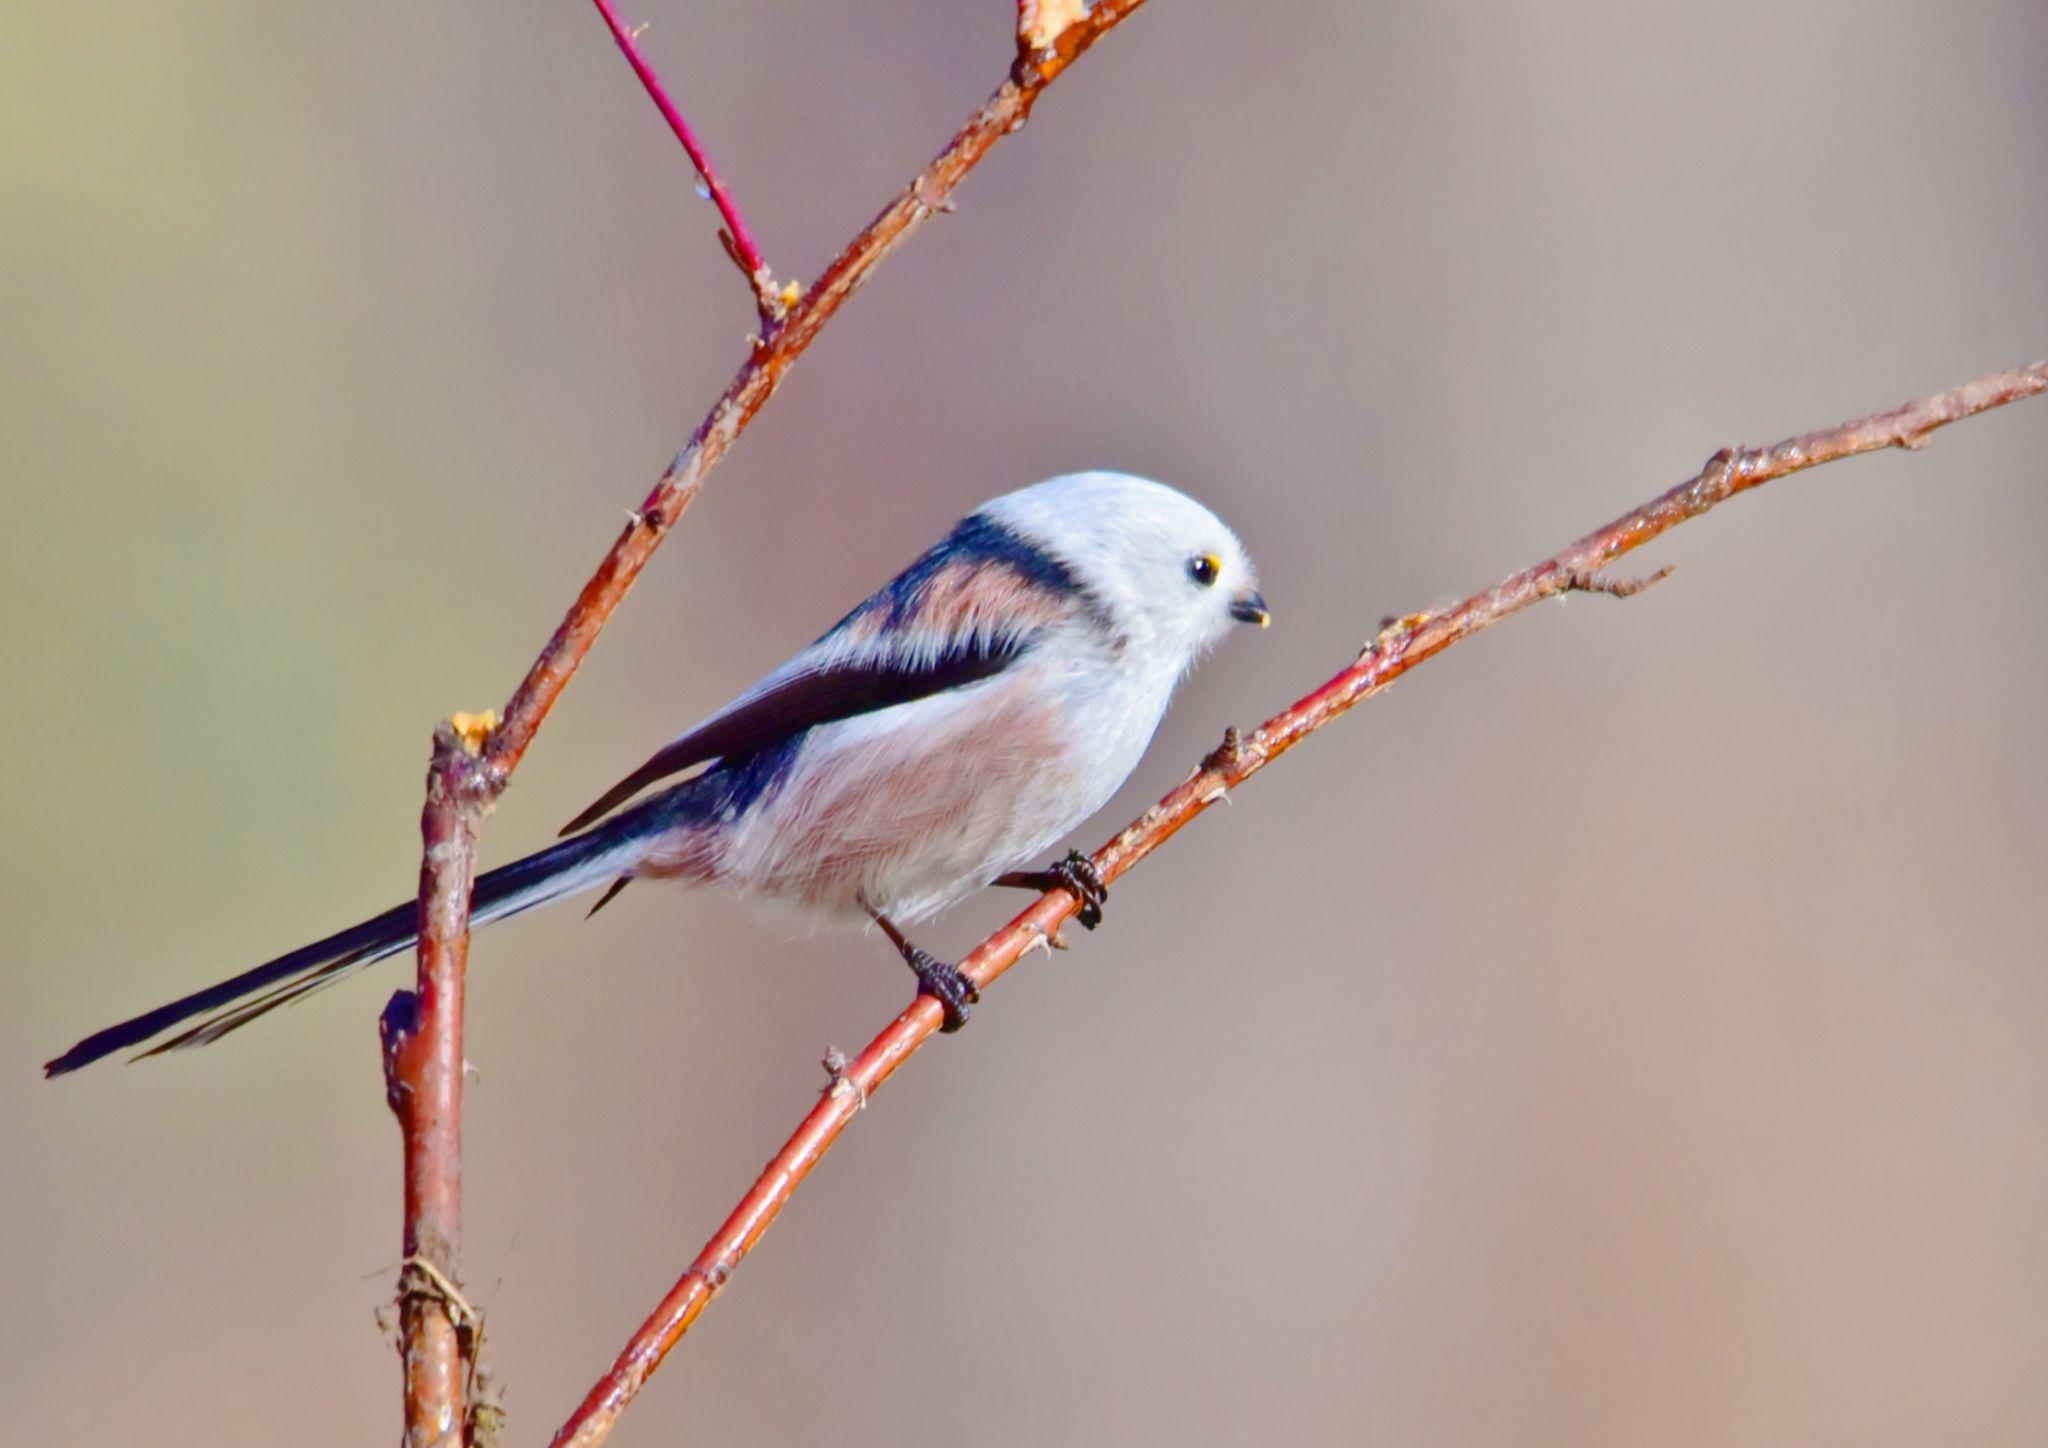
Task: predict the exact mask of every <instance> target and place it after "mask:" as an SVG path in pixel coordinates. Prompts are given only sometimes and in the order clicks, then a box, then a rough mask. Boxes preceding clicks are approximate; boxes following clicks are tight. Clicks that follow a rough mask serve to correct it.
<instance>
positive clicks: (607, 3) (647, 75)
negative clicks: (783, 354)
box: [592, 0, 783, 334]
mask: <svg viewBox="0 0 2048 1448" xmlns="http://www.w3.org/2000/svg"><path fill="white" fill-rule="evenodd" d="M592 3H593V4H595V5H596V6H597V13H598V14H600V15H602V16H603V17H604V23H605V24H606V26H608V27H609V28H610V30H611V32H612V39H613V40H616V41H617V42H618V43H619V49H620V50H621V51H623V52H624V53H625V56H626V64H628V65H630V66H632V67H633V74H635V75H637V76H639V77H640V84H641V85H642V86H644V87H645V88H646V90H647V96H648V99H650V100H652V101H653V102H654V108H655V109H656V110H658V111H660V112H661V118H662V119H663V120H665V121H667V122H668V128H669V129H670V130H671V131H674V132H675V135H676V139H677V140H678V141H681V142H682V143H683V150H684V151H685V152H686V153H687V154H688V155H689V157H690V164H691V165H692V166H695V167H696V168H697V174H698V176H700V177H701V178H703V181H704V189H705V190H706V191H709V192H710V193H711V201H712V204H713V205H715V206H717V208H718V214H719V215H720V216H722V217H724V218H725V233H724V236H723V238H722V240H723V241H724V242H725V244H726V251H727V254H728V255H729V256H731V257H732V259H733V264H734V265H735V266H737V267H738V268H739V269H740V271H741V272H743V273H744V274H745V275H746V278H747V284H748V285H749V286H750V287H752V288H753V290H754V307H755V310H757V311H758V312H760V314H761V327H762V331H763V332H764V334H765V333H766V332H767V331H768V330H769V329H770V328H772V327H774V326H775V325H776V323H777V322H779V321H780V320H781V318H782V310H783V308H782V301H781V299H780V298H779V297H778V296H777V295H776V290H775V278H774V277H773V276H771V275H770V274H769V271H768V263H767V262H766V261H765V260H764V259H763V258H762V256H761V248H760V247H758V246H756V245H755V244H754V237H753V233H752V232H750V231H748V230H747V222H746V218H745V217H743V216H741V215H740V204H739V202H738V201H736V200H734V199H733V194H732V192H731V191H730V190H728V189H727V188H726V184H725V179H724V178H723V177H722V176H720V175H719V174H718V168H717V167H715V166H713V165H712V164H711V157H710V155H709V154H708V153H707V152H706V151H705V149H704V147H703V144H702V143H701V142H699V141H698V139H697V135H696V133H695V132H694V131H692V130H691V129H690V123H689V122H688V121H687V120H685V119H683V112H682V109H681V108H680V107H679V106H677V105H676V103H675V102H674V101H672V100H670V99H669V94H668V90H667V88H666V87H664V86H663V85H662V83H661V77H660V76H659V75H657V74H656V73H655V70H654V65H653V63H652V62H651V61H649V60H648V59H647V57H646V56H645V55H643V54H642V53H641V51H640V36H639V32H638V31H636V30H634V29H633V28H632V27H631V26H629V25H627V24H626V22H625V21H624V20H621V19H620V18H619V12H618V11H617V10H615V9H613V8H612V3H611V0H592Z"/></svg>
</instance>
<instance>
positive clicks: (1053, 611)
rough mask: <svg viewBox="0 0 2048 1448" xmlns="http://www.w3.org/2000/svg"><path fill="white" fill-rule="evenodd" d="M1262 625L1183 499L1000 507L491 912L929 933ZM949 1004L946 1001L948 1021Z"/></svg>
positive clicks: (1228, 537) (371, 944) (370, 930)
mask: <svg viewBox="0 0 2048 1448" xmlns="http://www.w3.org/2000/svg"><path fill="white" fill-rule="evenodd" d="M1265 621H1266V610H1265V602H1264V600H1263V599H1262V598H1260V596H1259V593H1258V586H1257V579H1256V577H1255V575H1254V573H1253V569H1252V565H1251V560H1250V559H1249V558H1248V557H1246V555H1245V551H1244V549H1243V547H1242V545H1240V544H1239V542H1238V540H1237V538H1236V537H1235V536H1234V535H1233V534H1232V533H1231V531H1230V530H1229V529H1228V528H1226V527H1225V526H1224V525H1223V523H1222V522H1221V520H1219V519H1218V518H1217V517H1216V516H1215V514H1213V513H1211V512H1210V511H1209V510H1208V509H1207V508H1205V507H1203V506H1202V505H1201V504H1199V503H1197V502H1195V501H1194V500H1193V499H1191V498H1188V497H1186V496H1185V495H1183V494H1181V493H1178V492H1175V491H1174V490H1173V489H1172V488H1169V487H1166V486H1165V485H1164V484H1161V483H1155V482H1151V481H1149V480H1147V479H1144V478H1139V477H1133V476H1130V475H1128V474H1123V473H1110V472H1091V473H1076V474H1073V475H1070V476H1067V477H1060V478H1054V479H1051V480H1050V481H1048V482H1043V483H1039V484H1037V485H1036V486H1033V487H1029V488H1024V489H1020V490H1019V491H1017V492H1014V493H1008V494H1005V495H1004V496H1002V497H1000V498H997V499H995V500H993V501H992V502H990V503H988V504H987V505H986V506H984V507H983V508H982V509H981V510H980V511H978V512H976V513H974V514H972V515H971V516H969V517H968V518H967V519H965V520H963V521H962V522H961V524H960V525H959V526H958V527H957V528H955V529H954V531H953V532H952V533H951V534H949V535H948V536H947V538H945V539H944V540H942V541H941V542H940V543H939V544H938V545H936V546H935V547H933V548H932V549H930V550H928V551H927V552H926V553H925V554H924V555H923V556H922V557H920V558H919V559H918V560H917V561H916V562H914V563H913V564H912V565H911V566H910V567H909V568H907V569H905V570H904V571H903V572H902V573H901V574H899V575H898V576H897V577H896V578H895V579H894V580H892V581H891V582H890V583H889V584H888V585H887V586H885V587H884V588H882V589H881V590H880V591H879V592H877V593H876V594H875V595H873V596H872V597H871V598H869V599H868V600H867V601H866V602H864V603H863V604H861V606H860V607H859V608H856V609H855V610H854V611H853V612H852V613H850V614H848V615H847V616H846V617H845V618H844V619H842V620H840V622H839V623H838V624H837V625H835V626H834V627H833V628H832V629H831V630H830V631H829V632H827V633H826V634H825V635H824V637H822V638H820V639H819V640H818V641H817V642H816V643H814V644H812V645H811V646H810V647H809V648H807V649H804V650H803V651H801V652H799V653H798V654H797V655H796V656H795V657H793V658H791V659H790V660H789V661H788V662H787V663H785V664H784V665H783V666H782V667H781V668H779V669H777V670H775V671H774V672H773V673H771V674H769V675H767V676H766V677H765V678H763V679H762V680H761V681H760V682H759V683H758V684H756V685H755V686H754V687H753V688H751V689H749V690H747V691H746V692H745V693H744V694H742V695H740V696H739V697H738V698H737V699H735V700H734V701H733V702H732V703H731V704H730V705H728V706H727V707H726V708H725V709H723V710H721V711H719V712H718V713H717V714H715V715H713V716H712V717H711V718H709V719H707V720H705V721H704V722H703V723H701V724H699V725H697V726H696V727H695V728H693V729H691V730H689V731H687V732H686V733H684V734H682V735H680V736H679V737H678V738H676V739H675V740H673V741H672V742H671V743H670V744H669V745H667V746H666V747H664V748H663V749H662V750H661V751H659V752H658V753H657V754H655V755H654V757H653V758H651V759H650V760H648V761H647V763H646V764H644V765H643V766H641V768H640V769H638V770H636V771H634V773H633V774H631V775H629V776H628V777H627V778H626V779H625V780H623V781H621V782H620V784H619V785H618V786H616V787H615V788H614V789H612V790H611V791H610V792H608V793H607V794H606V795H605V796H604V797H603V798H601V799H600V800H598V802H597V803H596V804H595V805H593V806H592V807H591V808H590V809H589V810H587V811H585V812H584V814H583V815H581V816H579V817H578V819H577V820H576V821H575V822H574V823H573V824H572V825H571V827H570V828H571V830H582V829H584V827H585V826H589V825H591V824H592V823H593V822H594V821H597V820H599V819H601V818H603V817H604V816H606V815H607V814H610V812H611V811H612V810H614V809H615V808H617V807H618V806H620V805H621V804H624V803H625V802H626V801H628V800H630V799H632V797H633V796H635V795H637V794H639V793H641V791H643V790H644V789H646V788H647V787H648V786H649V785H651V784H653V783H655V782H656V781H658V780H662V779H666V778H669V777H671V776H673V775H676V774H678V773H680V772H682V771H684V770H687V769H690V768H692V767H694V766H697V765H700V764H701V765H705V766H706V767H705V768H704V769H703V770H702V771H701V772H699V773H697V774H695V775H692V776H690V777H688V778H686V779H684V780H683V781H682V782H681V783H675V784H671V785H669V786H668V787H667V788H665V789H663V790H661V791H660V792H658V793H655V794H653V795H650V796H648V797H646V798H644V799H642V800H640V801H639V802H638V803H636V804H633V805H632V806H631V807H630V808H627V809H625V810H624V811H623V812H622V813H619V814H617V815H613V816H612V817H611V818H609V819H604V820H603V823H600V824H596V825H595V827H594V828H590V829H588V830H587V831H585V832H584V833H580V834H576V835H574V837H573V838H570V839H567V840H565V841H563V842H562V843H561V844H558V845H556V846H554V847H553V848H551V849H548V850H544V851H542V852H540V853H539V854H537V855H532V856H529V857H528V858H526V859H524V860H521V861H518V862H516V863H514V864H511V865H507V866H505V867H503V868H502V869H498V870H493V871H491V872H490V873H488V874H486V875H484V876H482V877H481V878H480V879H479V880H478V881H477V884H476V890H475V893H474V896H473V900H472V915H473V919H474V920H475V921H476V922H477V923H479V924H481V923H484V922H488V921H491V920H496V919H501V918H503V917H505V916H507V915H511V914H515V913H517V912H518V911H520V910H525V909H528V908H531V907H532V906H534V905H539V904H543V903H546V902H548V901H551V900H557V899H561V898H564V897H566V896H569V895H574V894H578V893H581V892H583V891H586V890H591V889H596V888H598V887H600V886H605V885H611V886H613V887H614V888H617V887H618V886H619V885H622V884H624V883H625V882H626V881H628V880H632V879H643V878H656V879H659V878H676V879H682V880H688V881H695V882H705V883H717V884H721V885H725V886H727V887H729V888H732V889H735V890H737V891H738V892H740V893H741V894H742V895H745V896H747V897H750V898H752V899H755V900H759V901H763V902H766V903H769V904H772V905H775V906H778V907H782V908H785V909H790V910H794V911H797V912H799V913H802V914H808V915H811V916H813V917H816V918H824V919H849V920H865V919H866V918H868V917H869V916H871V915H879V916H883V917H887V919H888V920H889V921H893V922H895V923H896V924H902V923H907V922H913V921H916V920H920V919H923V918H926V917H928V916H930V915H932V914H934V913H936V912H937V911H939V910H942V909H944V908H945V907H946V906H947V905H949V904H952V903H953V902H954V901H956V900H958V899H960V898H961V897H962V896H965V895H967V894H970V893H972V892H973V891H975V890H979V889H981V888H983V887H984V886H987V885H989V884H990V883H992V882H994V881H995V880H996V878H997V877H998V876H1000V875H1003V874H1005V873H1006V872H1010V871H1014V870H1017V869H1018V868H1019V867H1021V866H1024V865H1027V864H1029V863H1031V862H1033V861H1035V860H1036V859H1037V858H1038V857H1039V856H1041V855H1042V854H1043V853H1045V852H1046V851H1048V850H1050V849H1052V848H1053V847H1054V846H1056V845H1058V844H1059V843H1061V842H1062V841H1063V840H1064V839H1065V838H1066V836H1067V835H1068V833H1069V832H1070V831H1071V830H1072V829H1073V828H1074V827H1075V826H1077V825H1078V824H1080V823H1081V822H1082V821H1083V820H1085V819H1086V818H1087V817H1088V816H1089V815H1091V814H1093V813H1095V811H1096V810H1098V809H1100V808H1101V807H1102V806H1103V804H1105V803H1106V802H1107V801H1108V799H1109V797H1110V795H1112V794H1113V793H1115V791H1116V789H1117V787H1118V786H1119V785H1121V784H1122V783H1123V781H1124V780H1125V779H1126V778H1127V777H1128V776H1129V774H1130V772H1131V771H1132V769H1134V768H1135V767H1136V766H1137V763H1138V760H1139V758H1140V757H1141V756H1142V755H1143V754H1144V752H1145V748H1146V746H1147V745H1148V744H1149V743H1150V742H1151V739H1152V736H1153V733H1154V731H1155V730H1156V729H1157V728H1158V726H1159V721H1160V719H1161V718H1162V717H1163V716H1164V715H1165V712H1166V708H1167V705H1168V704H1169V703H1170V702H1171V700H1172V697H1173V692H1174V689H1175V688H1176V687H1177V686H1178V684H1179V683H1180V681H1181V679H1182V678H1183V677H1185V676H1186V674H1187V672H1188V670H1189V669H1191V668H1192V667H1193V666H1194V664H1195V662H1196V661H1197V660H1198V659H1199V658H1200V657H1201V656H1202V654H1203V653H1205V652H1206V651H1207V650H1208V649H1209V648H1211V647H1212V646H1214V645H1215V644H1216V643H1217V642H1218V641H1219V640H1220V639H1221V638H1222V637H1223V636H1224V634H1226V633H1227V632H1229V631H1230V629H1231V628H1232V627H1233V625H1234V624H1236V623H1239V622H1256V623H1261V624H1263V623H1264V622H1265ZM607 898H609V897H607ZM600 903H602V902H600ZM885 928H888V929H891V932H892V935H893V934H895V933H896V932H895V931H894V929H893V926H891V925H886V924H885ZM413 938H414V936H413V923H412V907H411V905H409V904H407V905H402V906H398V907H395V908H394V909H392V910H389V911H386V912H385V913H384V914H383V915H380V916H377V917H375V918H374V919H371V920H368V921H365V922H363V923H362V924H361V925H358V926H355V927H353V928H351V929H349V930H345V931H342V932H340V933H339V934H337V935H334V936H330V937H328V938H327V939H326V940H322V941H316V942H315V943H313V944H311V945H308V946H305V947H302V948H301V949H299V950H296V951H293V952H291V953H290V954H288V955H285V956H281V957H279V958H278V959H276V960H274V961H270V962H268V963H266V964H265V965H262V966H258V967H257V968H256V969H254V970H252V971H248V972H245V973H244V974H242V975H240V976H236V977H234V978H233V979H231V980H227V981H223V982H221V983H220V984H219V985H216V986H213V987H210V988H209V989H207V990H203V991H199V992H196V993H194V994H193V995H190V996H187V997H185V998H183V999H182V1000H179V1001H174V1002H172V1003H170V1004H169V1005H167V1006H163V1007H160V1008H159V1009H157V1010H155V1011H151V1012H149V1013H148V1014H146V1015H143V1016H139V1017H137V1018H135V1019H134V1020H132V1021H126V1022H123V1023H121V1024H120V1025H117V1026H112V1027H109V1028H108V1029H107V1030H104V1031H101V1032H99V1033H97V1034H96V1035H94V1036H91V1037H88V1038H87V1039H86V1040H84V1041H81V1042H80V1043H79V1044H78V1045H77V1046H75V1047H73V1048H72V1049H71V1051H69V1052H67V1053H66V1054H65V1055H64V1056H62V1057H59V1058H58V1059H57V1060H56V1061H53V1062H51V1063H50V1064H49V1066H48V1067H47V1068H46V1069H48V1070H49V1071H50V1072H51V1073H52V1074H55V1073H56V1072H59V1071H66V1070H72V1069H75V1068H76V1067H78V1066H81V1065H84V1064H86V1063H87V1062H89V1061H92V1060H95V1059H98V1058H99V1057H100V1056H104V1055H107V1054H109V1053H111V1052H113V1051H116V1050H120V1049H122V1048H123V1047H126V1046H129V1045H133V1044H136V1043H139V1042H141V1041H145V1040H148V1039H150V1038H151V1037H154V1036H156V1035H157V1034H159V1033H160V1032H162V1031H164V1030H166V1029H168V1028H170V1027H171V1026H174V1025H179V1024H181V1023H183V1022H185V1021H187V1020H190V1019H191V1018H193V1017H195V1016H202V1015H207V1013H208V1012H217V1014H213V1015H211V1016H209V1017H208V1018H207V1019H205V1020H203V1021H201V1022H200V1023H199V1024H198V1025H197V1026H193V1027H190V1028H188V1029H186V1030H185V1031H184V1032H182V1033H181V1034H179V1035H177V1036H174V1037H173V1038H171V1039H170V1040H169V1041H167V1042H165V1043H163V1044H162V1045H159V1046H157V1047H155V1048H154V1049H155V1050H166V1049H170V1048H172V1047H175V1046H182V1045H196V1044H202V1043H204V1042H206V1041H211V1040H214V1039H217V1038H218V1037H219V1036H221V1035H223V1034H225V1033H226V1032H228V1031H231V1030H233V1029H235V1028H236V1027H238V1026H241V1025H243V1024H246V1023H247V1022H248V1021H251V1020H253V1019H255V1018H256V1017H257V1016H259V1015H262V1014H264V1013H266V1012H267V1011H269V1010H271V1009H272V1008H274V1007H275V1006H278V1005H281V1004H283V1003H285V1002H287V1001H290V1000H294V999H297V998H299V997H301V996H303V995H305V994H307V993H309V992H311V991H314V990H317V989H320V988H321V987H323V986H325V985H328V984H331V983H332V982H333V981H335V980H337V979H339V978H341V977H342V976H343V975H345V974H347V973H350V972H352V971H354V970H356V969H359V968H361V967H362V966H364V965H367V964H368V963H370V962H371V961H374V960H378V959H381V958H383V957H385V956H387V955H391V954H394V953H396V952H397V951H400V950H403V949H406V948H408V947H410V945H411V944H412V942H413ZM899 944H902V948H903V949H904V952H905V955H906V958H911V957H912V956H914V955H916V956H921V954H922V953H921V952H916V951H915V949H914V947H910V946H908V945H907V944H906V943H902V942H900V938H899ZM917 963H918V962H917V961H916V960H913V964H914V965H915V964H917ZM926 964H927V965H934V967H935V963H931V962H929V961H928V960H927V962H926ZM919 968H920V979H923V978H924V975H925V968H924V966H920V967H919ZM935 968H936V967H935ZM943 969H946V970H950V969H951V968H950V967H943ZM956 974H957V973H956ZM928 984H929V982H928ZM956 1010H957V1011H958V1012H959V1015H960V1017H964V1006H957V1005H956V1004H955V1003H954V1002H952V1001H950V1000H949V1002H948V1012H949V1020H953V1021H955V1023H957V1019H956V1018H955V1015H954V1012H955V1011H956Z"/></svg>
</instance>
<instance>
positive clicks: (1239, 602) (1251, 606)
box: [1230, 590, 1273, 628]
mask: <svg viewBox="0 0 2048 1448" xmlns="http://www.w3.org/2000/svg"><path fill="white" fill-rule="evenodd" d="M1230 616H1231V617H1232V618H1234V619H1236V620H1237V621H1238V622H1239V623H1255V624H1257V625H1258V626H1259V627H1260V628H1264V627H1266V625H1268V624H1270V623H1271V622H1272V621H1273V615H1271V614H1270V613H1267V612H1266V600H1265V599H1263V598H1261V597H1259V595H1258V592H1257V590H1253V591H1252V592H1250V593H1247V594H1243V595H1241V596H1239V597H1237V598H1233V599H1232V600H1230Z"/></svg>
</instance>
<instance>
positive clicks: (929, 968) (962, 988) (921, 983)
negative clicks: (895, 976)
mask: <svg viewBox="0 0 2048 1448" xmlns="http://www.w3.org/2000/svg"><path fill="white" fill-rule="evenodd" d="M903 959H904V960H905V961H906V962H907V963H908V964H909V966H910V968H911V970H913V971H914V972H916V974H917V993H918V994H919V995H928V996H930V997H931V998H932V999H933V1000H935V1001H937V1002H938V1003H939V1005H940V1006H942V1007H943V1008H944V1009H945V1012H946V1024H945V1025H943V1026H941V1027H940V1028H939V1029H940V1030H942V1031H946V1032H948V1033H951V1032H953V1031H957V1030H959V1029H960V1028H961V1027H962V1026H964V1025H966V1024H967V1016H968V1010H967V1008H968V1007H969V1006H971V1005H973V1004H974V1003H975V1002H977V1001H979V1000H980V999H981V992H980V991H978V990H976V989H975V988H974V982H973V981H971V980H969V979H968V978H967V976H966V974H965V973H964V972H963V971H962V970H961V969H960V967H959V966H957V965H954V964H952V963H951V962H949V961H944V960H938V959H935V958H934V957H933V956H932V955H931V954H930V953H928V952H926V951H923V950H920V949H919V948H918V947H917V946H915V945H912V946H910V947H909V948H907V949H906V950H905V951H904V952H903Z"/></svg>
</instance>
